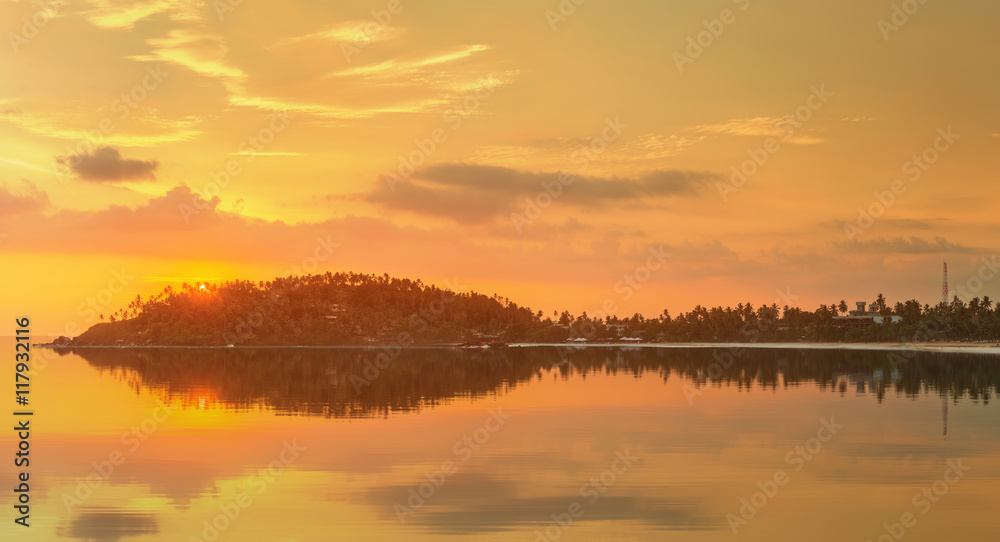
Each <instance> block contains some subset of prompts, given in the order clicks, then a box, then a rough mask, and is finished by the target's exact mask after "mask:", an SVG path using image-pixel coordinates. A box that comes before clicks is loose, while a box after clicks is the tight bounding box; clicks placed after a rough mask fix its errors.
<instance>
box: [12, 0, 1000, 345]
mask: <svg viewBox="0 0 1000 542" xmlns="http://www.w3.org/2000/svg"><path fill="white" fill-rule="evenodd" d="M234 3H235V2H234ZM227 5H228V4H227V3H226V2H224V1H223V2H215V3H211V2H199V1H181V2H177V1H166V0H150V1H147V2H117V1H112V0H90V1H83V0H81V1H74V2H64V3H59V2H58V1H53V2H26V1H24V2H15V1H9V0H2V1H0V21H2V26H0V30H2V31H3V32H2V33H3V34H4V35H5V39H4V41H5V43H4V44H2V46H0V74H2V77H0V183H2V184H0V258H2V259H3V262H4V265H3V266H2V268H0V278H2V279H3V282H4V283H5V284H7V287H5V289H4V295H3V297H2V299H0V304H2V305H3V312H4V313H5V314H16V315H21V314H30V315H32V316H33V317H34V318H35V319H36V320H38V321H40V322H41V323H40V324H39V326H40V328H41V329H40V330H41V331H45V332H52V333H63V332H64V330H65V326H66V325H67V324H68V323H76V324H77V325H79V326H86V325H87V324H89V323H93V319H92V314H93V313H92V312H91V311H94V312H97V309H99V310H100V311H101V312H104V313H107V314H110V313H111V312H113V311H114V310H116V309H118V308H120V307H122V306H124V305H126V304H127V303H128V302H129V300H130V299H132V298H134V297H135V295H136V294H143V295H146V294H149V293H152V292H154V291H158V290H160V289H161V288H163V287H164V286H166V285H167V284H168V283H173V284H179V283H180V282H183V281H188V282H195V281H199V280H209V281H213V280H224V279H230V278H253V279H267V278H272V277H273V276H275V275H279V274H287V273H290V272H294V271H296V270H297V269H304V270H307V271H308V270H314V271H320V272H323V271H327V270H331V271H338V270H353V271H363V272H374V273H379V274H381V273H384V272H385V273H389V274H391V275H396V276H405V277H411V278H421V279H423V280H424V281H425V282H434V283H438V284H443V283H444V281H445V280H449V279H450V280H455V279H457V281H458V284H460V285H461V286H463V287H464V288H469V289H475V290H479V291H483V292H486V293H493V292H499V293H501V295H505V296H507V297H510V298H511V299H514V300H516V301H518V302H519V303H521V304H527V305H529V306H532V307H533V308H539V309H544V310H545V311H547V312H550V311H551V310H553V309H557V308H558V309H560V310H561V309H563V308H566V309H570V310H572V311H574V312H576V313H578V312H580V311H583V310H587V311H589V312H596V311H597V310H598V309H599V308H600V307H601V306H602V305H603V304H604V303H605V301H606V300H608V299H610V300H611V302H612V303H613V305H614V306H615V307H616V308H617V309H618V313H619V314H621V315H623V316H624V315H630V314H632V313H634V312H636V311H639V312H643V313H646V314H648V315H655V314H659V313H660V312H661V311H662V309H664V308H669V309H670V310H671V312H672V313H677V312H679V311H683V310H689V309H690V308H692V307H693V306H694V305H695V304H698V303H701V304H705V305H716V304H723V305H729V304H731V305H735V304H736V303H738V302H740V301H747V300H749V301H752V302H754V303H755V304H759V303H768V304H769V303H772V302H775V301H777V302H778V304H779V305H783V304H785V303H792V304H800V305H802V306H803V307H807V308H814V307H815V306H816V305H818V304H819V303H831V302H837V301H839V300H840V299H847V300H848V302H851V301H854V300H867V301H871V300H872V299H874V297H875V296H876V295H877V294H878V293H880V292H881V293H884V294H885V295H886V296H887V298H889V300H890V302H895V301H898V300H902V299H909V298H917V299H919V300H921V301H922V302H924V303H933V302H935V301H936V300H938V299H939V298H940V268H941V263H942V262H943V261H948V263H949V266H950V269H951V276H952V281H951V282H952V289H953V293H956V292H957V289H958V287H959V286H961V285H964V284H966V283H967V280H968V279H969V278H970V277H972V276H974V275H975V274H977V273H978V272H979V271H980V269H981V267H983V263H982V258H986V259H987V260H988V261H992V258H995V257H996V255H997V253H998V245H997V241H996V231H997V226H998V221H997V218H996V216H997V214H996V203H997V198H996V197H994V194H995V193H996V192H995V178H994V172H993V169H994V168H995V164H994V163H993V161H992V160H991V158H992V157H993V156H996V154H997V151H998V150H1000V122H998V114H997V113H998V106H997V103H996V100H995V96H996V95H997V94H998V93H997V91H998V90H1000V89H998V88H997V87H998V82H1000V81H998V77H997V74H998V73H1000V61H998V60H1000V53H998V51H1000V47H997V45H998V43H997V38H996V33H995V29H994V28H993V26H992V23H991V21H995V20H996V18H997V16H998V15H1000V6H997V5H996V4H995V3H991V2H983V1H973V0H960V1H955V2H948V3H943V2H928V3H926V4H924V5H922V6H921V7H920V8H919V10H917V11H916V12H915V13H913V14H911V15H907V16H906V17H905V18H906V20H905V21H904V20H903V18H902V16H901V15H899V14H896V16H895V20H894V19H893V14H894V10H893V2H892V1H890V0H879V1H877V2H863V1H861V0H848V1H845V2H838V3H830V4H823V5H819V4H815V3H807V4H803V3H801V2H793V1H791V0H779V1H773V2H767V3H764V2H757V1H755V0H732V1H730V0H716V1H712V2H695V1H693V0H684V1H681V2H671V3H662V2H653V1H636V2H626V3H622V2H605V1H599V0H591V1H588V2H584V3H583V4H581V5H580V6H578V7H577V8H576V9H575V11H574V12H573V13H569V12H568V10H565V9H564V11H565V14H558V10H559V5H560V4H559V2H556V1H552V2H528V1H522V0H512V1H508V2H502V3H486V2H463V3H447V4H445V3H440V2H438V3H428V2H420V3H412V4H411V3H410V2H408V1H402V2H400V3H398V4H397V3H395V2H390V1H388V0H385V1H343V2H336V3H332V2H316V1H311V2H308V1H291V2H281V3H276V2H273V3H272V2H268V3H262V2H242V3H237V5H235V6H233V7H232V9H231V10H229V9H224V10H220V8H219V7H218V6H227ZM390 9H392V10H394V11H396V13H394V14H392V13H390V12H389V11H388V10H390ZM217 10H220V11H217ZM550 12H551V13H550ZM378 19H380V20H381V21H382V22H378ZM880 21H882V22H881V23H880ZM383 22H384V23H385V24H383ZM713 31H714V32H715V34H718V36H714V35H713V34H712V32H713ZM689 38H690V39H689ZM699 41H700V43H701V45H699V44H698V43H699ZM352 44H353V45H352ZM942 133H951V134H954V135H950V136H948V137H945V136H942V135H941V134H942ZM935 147H936V148H935ZM915 156H918V157H919V156H923V158H918V160H917V161H916V162H915V161H914V157H915ZM400 157H402V159H403V160H404V161H405V162H406V163H404V164H402V165H401V158H400ZM753 157H756V159H757V161H758V162H760V163H762V165H757V164H753V163H749V162H747V160H751V159H752V158H753ZM765 160H766V161H765ZM411 165H412V167H411ZM734 167H736V168H743V171H744V172H745V173H747V172H748V173H750V174H749V175H748V176H746V177H745V181H744V180H743V178H740V177H736V178H735V184H733V183H734V177H733V168H734ZM227 168H228V171H227ZM754 170H756V171H754ZM387 173H391V174H392V175H388V176H387V175H386V174H387ZM560 173H562V175H560ZM894 181H898V182H896V183H895V187H896V189H897V193H896V194H895V195H893V196H892V202H891V204H889V205H888V209H887V210H885V211H884V213H879V214H880V215H881V216H879V217H878V218H876V219H874V220H873V222H872V223H871V224H868V223H867V222H865V221H862V222H861V223H860V224H859V217H858V215H859V213H858V208H859V207H861V208H865V209H869V208H872V207H873V206H874V207H875V209H874V210H876V211H878V210H879V209H878V206H879V205H882V204H880V203H879V200H878V198H877V196H876V192H877V193H880V194H881V193H884V192H887V191H890V190H892V188H893V186H894ZM546 186H548V187H549V188H548V190H549V191H550V192H551V193H554V194H558V195H557V196H556V197H554V198H552V197H550V196H549V194H547V193H546ZM881 197H882V199H883V201H884V202H886V203H887V202H888V201H889V200H888V196H884V195H883V196H881ZM529 200H534V201H535V202H537V203H538V204H539V206H540V207H539V208H538V209H534V208H529V207H528V206H527V204H526V202H527V201H529ZM514 215H517V216H514ZM847 224H850V225H853V226H855V227H858V229H854V230H851V233H850V235H848V232H845V225H847ZM320 240H322V241H320ZM650 249H654V251H655V250H660V251H661V252H662V253H669V254H670V255H671V256H670V257H669V258H668V259H667V262H666V265H665V266H662V267H659V268H657V269H652V270H649V272H648V273H647V270H646V269H643V268H644V267H645V266H646V264H647V262H648V261H649V260H648V257H649V255H650ZM317 256H319V257H317ZM309 258H315V259H314V260H309ZM987 271H988V273H986V274H987V275H988V274H989V272H992V271H989V270H988V268H987ZM116 273H117V274H118V275H123V276H124V280H120V279H116V275H115V274H116ZM627 275H629V276H634V277H636V279H635V280H633V282H637V283H638V284H640V285H641V286H642V287H641V288H638V289H636V288H632V293H631V294H630V293H629V289H628V288H625V287H624V286H619V287H617V288H616V283H618V282H619V281H623V280H624V279H625V277H626V276H627ZM128 277H132V278H128ZM116 281H117V282H116ZM119 282H121V283H122V284H119ZM970 286H971V288H970V289H969V290H968V291H969V292H970V296H969V297H971V296H972V295H991V296H992V297H993V298H1000V280H994V281H989V280H988V281H986V282H985V284H984V285H983V286H982V287H981V288H980V289H978V290H977V289H976V286H977V283H975V282H973V283H972V284H970ZM105 290H107V291H105ZM779 290H780V291H781V292H785V297H786V298H788V300H787V301H786V300H784V299H781V298H779V294H778V292H779ZM91 298H92V299H93V301H92V302H91V301H89V299H91Z"/></svg>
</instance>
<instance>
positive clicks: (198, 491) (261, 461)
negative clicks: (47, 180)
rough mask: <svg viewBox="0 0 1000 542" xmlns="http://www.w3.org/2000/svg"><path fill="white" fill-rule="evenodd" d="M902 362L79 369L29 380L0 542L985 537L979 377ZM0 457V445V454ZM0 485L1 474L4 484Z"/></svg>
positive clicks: (989, 488) (184, 352)
mask: <svg viewBox="0 0 1000 542" xmlns="http://www.w3.org/2000/svg"><path fill="white" fill-rule="evenodd" d="M734 353H735V354H738V355H736V356H735V357H733V358H732V361H733V362H732V363H731V364H730V363H729V360H730V358H728V357H727V356H729V355H731V354H734ZM901 360H903V358H898V359H897V360H896V361H897V362H898V363H896V364H895V366H894V365H893V363H892V361H891V360H890V358H889V356H888V354H887V353H886V352H879V353H865V352H836V351H834V352H824V351H799V350H793V349H789V350H760V351H746V352H739V351H736V352H733V351H729V350H717V351H713V350H694V349H684V350H678V349H669V350H667V349H651V348H641V349H640V348H634V349H599V348H592V349H578V350H569V349H555V348H531V349H527V348H512V349H508V350H503V351H495V350H491V351H478V350H477V351H470V350H462V351H452V350H433V349H411V350H402V351H400V352H383V351H380V350H352V349H257V350H244V349H162V350H148V349H147V350H141V349H137V350H129V349H90V350H76V351H75V352H73V353H64V354H63V355H60V356H54V357H53V359H52V360H51V361H49V363H48V366H47V367H46V368H45V369H44V370H41V371H36V373H35V374H34V376H33V378H32V388H31V401H32V403H31V407H32V408H33V409H34V410H35V411H36V415H35V416H34V417H33V418H32V421H31V424H32V425H31V427H32V436H31V461H32V463H31V471H30V472H31V478H30V480H31V499H32V500H31V520H30V521H31V524H32V526H31V527H30V528H29V529H25V528H23V527H20V526H12V525H13V524H12V520H13V517H14V513H13V511H12V508H11V506H12V505H13V500H14V494H13V492H12V491H11V490H10V489H7V490H5V491H3V492H2V493H0V504H2V505H3V506H2V508H3V509H4V510H6V512H5V514H6V516H7V517H6V518H5V519H4V527H3V528H2V530H0V535H7V536H9V535H12V534H13V535H15V539H17V540H99V541H117V540H122V541H136V542H138V541H142V540H178V541H191V540H234V541H245V540H267V541H271V540H282V541H293V540H298V541H312V540H324V541H325V540H373V541H374V540H379V541H382V540H428V541H430V540H484V541H491V540H524V541H529V542H530V541H538V540H566V541H569V540H672V541H714V540H732V539H735V538H737V537H738V539H740V540H746V541H757V540H760V541H775V540H810V541H838V542H840V541H844V540H848V541H850V540H858V541H861V542H863V541H866V540H873V541H875V540H879V537H880V536H883V538H882V540H888V538H885V537H888V536H890V535H888V534H886V533H887V530H886V529H887V527H886V525H888V529H889V530H892V531H894V532H896V533H897V534H900V533H901V534H902V535H903V536H905V539H906V540H907V541H912V542H918V541H940V540H988V539H995V536H996V532H997V531H996V529H997V527H1000V518H998V514H997V512H996V511H997V510H998V509H1000V446H998V443H1000V423H998V421H1000V416H998V412H997V406H996V404H995V394H996V393H997V390H998V387H1000V369H998V363H997V360H996V359H995V357H993V356H975V355H946V354H922V355H920V356H917V357H915V358H913V359H905V361H901ZM377 364H381V365H383V366H384V368H381V369H380V368H378V365H377ZM16 442H17V440H16V435H15V434H13V433H12V432H9V431H8V432H5V433H4V434H3V436H2V438H0V453H2V454H3V455H5V456H6V455H7V454H8V453H10V454H13V452H14V450H15V448H16V446H17V444H16ZM949 462H950V465H952V466H957V469H953V468H952V467H951V466H949ZM115 463H117V464H115ZM13 471H14V469H13V467H12V464H11V462H10V461H8V460H5V461H3V467H2V476H3V479H4V480H7V481H8V482H7V483H5V487H6V486H12V485H13V483H12V481H13V479H14V478H13V477H14V476H15V475H14V472H13ZM946 474H947V476H946ZM88 477H89V484H90V486H93V487H90V486H88V485H87V484H88V482H87V479H88ZM946 478H948V479H950V480H951V481H952V482H951V483H950V482H946V481H944V480H945V479H946ZM935 483H937V486H936V487H937V490H938V493H940V495H938V494H935V493H934V488H935ZM438 486H440V487H438ZM924 488H928V491H929V496H925V495H924V494H922V493H921V492H922V490H924ZM741 499H746V501H745V503H744V502H743V501H741ZM741 509H742V511H741ZM227 512H228V515H226V513H227ZM905 514H911V515H910V516H906V515H905ZM231 517H232V519H231ZM213 523H214V525H213ZM734 527H735V529H736V532H737V535H734V532H733V528H734ZM900 529H902V531H900ZM192 537H193V538H192Z"/></svg>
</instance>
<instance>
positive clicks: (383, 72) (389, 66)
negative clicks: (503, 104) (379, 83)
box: [327, 44, 490, 78]
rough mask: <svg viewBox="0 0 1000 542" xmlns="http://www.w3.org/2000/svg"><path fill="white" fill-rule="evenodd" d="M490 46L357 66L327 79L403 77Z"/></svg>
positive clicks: (338, 72) (478, 46)
mask: <svg viewBox="0 0 1000 542" xmlns="http://www.w3.org/2000/svg"><path fill="white" fill-rule="evenodd" d="M489 49H490V46H488V45H479V44H477V45H466V46H464V47H462V48H460V49H458V50H455V51H450V52H447V53H442V54H439V55H435V56H430V57H426V58H421V59H416V60H400V59H392V60H386V61H385V62H380V63H378V64H372V65H369V66H357V67H354V68H347V69H344V70H340V71H336V72H332V73H330V74H328V75H327V77H366V78H371V77H380V76H389V77H403V76H406V75H408V74H412V73H415V72H419V71H422V70H426V69H428V68H432V67H436V66H439V65H441V64H446V63H449V62H456V61H459V60H464V59H466V58H469V57H471V56H472V55H474V54H476V53H479V52H482V51H488V50H489Z"/></svg>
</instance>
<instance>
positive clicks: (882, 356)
mask: <svg viewBox="0 0 1000 542" xmlns="http://www.w3.org/2000/svg"><path fill="white" fill-rule="evenodd" d="M60 352H61V353H67V351H66V350H60ZM68 352H71V353H73V354H76V355H79V356H81V357H82V358H83V359H85V360H86V361H87V362H88V363H90V364H91V365H92V366H94V367H97V368H99V369H111V370H112V372H113V373H115V374H117V375H119V376H120V378H122V379H123V380H126V381H128V382H129V384H130V386H132V387H133V388H134V389H136V391H138V390H139V389H140V388H146V389H150V390H154V391H157V392H160V393H162V394H164V395H166V396H168V397H170V398H171V399H172V400H179V401H180V402H181V403H183V404H186V405H188V406H193V407H198V406H202V407H204V406H212V405H221V406H223V407H224V408H227V409H231V410H237V411H239V410H256V409H259V408H268V409H274V410H276V411H277V412H279V413H283V414H303V415H319V416H326V417H338V418H341V417H346V418H352V417H372V416H380V415H381V416H385V415H388V414H389V413H390V412H399V411H410V410H419V409H420V408H422V407H428V406H430V407H433V406H434V405H436V404H439V403H441V402H444V401H448V400H451V399H454V398H459V397H477V396H483V395H486V394H490V395H492V394H497V393H500V394H503V393H506V392H507V390H509V389H511V388H514V387H516V386H517V385H519V384H523V383H526V382H528V381H530V380H531V379H533V378H541V377H542V375H544V374H546V373H550V372H554V373H556V374H560V375H562V377H564V378H568V377H569V376H570V375H573V374H580V375H589V374H612V375H614V374H624V375H631V376H636V377H639V376H646V377H652V376H653V374H655V377H656V378H660V379H663V380H664V381H666V380H667V379H669V378H670V377H671V376H673V377H675V378H676V377H680V378H682V379H685V380H688V381H690V382H691V383H692V384H694V385H695V386H705V385H725V386H735V387H738V388H740V389H751V388H753V389H769V390H770V389H775V390H777V389H783V388H786V387H795V386H800V385H803V384H811V383H812V384H815V385H817V386H818V387H819V389H820V390H823V391H830V392H835V393H842V394H843V393H847V392H852V393H863V394H872V395H874V396H875V397H876V398H877V399H878V401H879V402H881V401H882V400H883V399H884V398H885V396H886V395H889V394H896V395H902V396H906V397H916V396H918V395H920V394H922V393H928V394H929V393H937V394H940V395H942V396H944V395H946V394H947V396H949V397H951V398H952V399H953V400H954V401H956V402H957V401H959V400H961V399H972V400H975V401H982V402H983V403H988V401H989V399H990V398H991V396H992V395H993V394H994V393H997V392H998V391H1000V368H998V366H997V363H996V360H993V359H990V358H989V357H985V356H977V355H970V354H940V353H914V354H912V356H911V357H908V358H906V359H905V361H903V359H904V358H902V357H901V356H894V357H893V358H894V359H895V360H896V363H893V361H892V359H891V357H890V355H888V354H887V353H886V352H864V351H839V350H830V351H821V350H820V351H818V350H808V351H806V350H777V349H776V350H764V349H761V350H743V351H742V352H741V353H740V355H739V356H737V357H735V358H729V357H728V356H729V355H730V351H728V350H722V349H719V350H711V349H655V348H622V349H574V348H570V347H539V348H510V349H504V350H456V349H431V348H414V349H398V350H395V351H392V350H381V349H312V348H292V349H282V348H260V349H242V348H241V349H197V348H192V349H187V348H185V349H127V348H124V349H123V348H78V349H71V350H69V351H68ZM729 359H733V362H732V363H727V361H728V360H729Z"/></svg>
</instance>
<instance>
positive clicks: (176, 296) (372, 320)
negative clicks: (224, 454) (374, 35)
mask: <svg viewBox="0 0 1000 542" xmlns="http://www.w3.org/2000/svg"><path fill="white" fill-rule="evenodd" d="M873 306H874V307H875V308H876V310H877V311H878V313H879V314H881V315H883V316H890V315H896V316H899V317H901V318H902V320H901V321H899V322H896V323H885V324H874V325H871V326H869V327H868V328H867V329H862V330H858V329H851V330H847V329H842V328H841V327H839V326H838V325H836V321H835V320H834V317H835V316H838V315H840V314H846V312H847V304H846V303H845V302H844V301H841V302H840V303H839V304H834V305H830V306H827V305H821V306H820V307H819V308H818V309H816V310H815V311H812V312H808V311H804V310H802V309H800V308H798V307H789V306H785V307H783V308H779V307H778V306H777V305H771V306H761V307H757V308H756V309H755V308H754V307H753V306H752V305H750V304H749V303H747V304H742V303H741V304H739V305H737V307H736V308H731V307H725V308H723V307H715V308H712V309H707V308H704V307H701V306H697V307H695V308H694V309H693V310H692V311H691V312H688V313H682V314H680V315H678V316H676V317H671V315H670V313H669V312H668V311H666V310H665V311H663V313H662V314H661V315H660V316H658V317H655V318H646V317H644V316H642V315H639V314H636V315H633V316H632V317H630V318H619V317H617V316H601V317H594V316H589V315H587V313H583V314H581V315H579V316H574V315H572V314H570V313H569V312H568V311H563V312H562V313H554V314H553V315H552V317H546V316H545V315H544V314H543V313H542V312H541V311H539V312H537V313H535V312H533V311H532V310H531V309H529V308H527V307H521V306H519V305H517V304H516V303H513V302H511V301H510V300H508V299H506V298H501V297H500V296H498V295H494V296H492V297H488V296H485V295H482V294H477V293H474V292H472V293H454V292H452V291H450V290H448V289H441V288H438V287H436V286H427V285H425V284H423V283H422V282H420V281H419V280H417V281H411V280H407V279H395V278H390V277H389V276H388V275H383V276H376V275H364V274H356V273H336V274H332V273H326V274H324V275H307V276H302V277H286V278H277V279H275V280H273V281H269V282H257V283H254V282H250V281H231V282H226V283H223V284H217V285H216V284H211V285H207V284H206V285H201V286H198V287H195V286H190V285H187V284H185V285H184V286H183V287H182V288H181V289H180V290H175V289H173V288H172V287H167V288H166V289H165V290H163V291H162V292H160V293H159V294H156V295H154V296H152V297H150V298H148V299H142V298H141V297H138V296H137V297H136V298H135V299H134V300H133V301H132V302H131V303H130V304H129V306H128V307H127V308H125V309H123V310H121V311H119V312H118V313H116V314H114V315H112V316H111V318H110V321H109V322H102V323H99V324H96V325H94V326H93V327H91V328H90V329H89V330H87V331H86V332H85V333H83V334H82V335H81V336H80V337H77V338H76V339H75V340H73V342H72V344H75V345H84V346H86V345H116V344H124V345H140V346H141V345H192V346H200V345H227V344H233V345H241V346H247V345H249V346H253V345H363V344H374V343H378V344H404V345H405V344H443V343H460V342H477V341H479V342H489V341H490V340H493V339H494V338H499V339H502V340H504V341H506V342H537V343H553V342H562V341H565V340H566V339H571V338H584V339H587V340H590V341H601V340H606V341H611V340H617V339H620V338H622V337H637V338H641V339H643V340H645V341H649V342H653V341H655V342H796V341H811V342H817V341H849V342H861V341H866V342H882V341H891V342H911V341H927V340H949V341H966V340H977V341H986V340H988V341H996V340H998V338H1000V305H997V306H994V304H993V302H992V301H991V300H990V299H989V298H988V297H986V298H983V299H979V298H976V299H973V300H971V301H969V302H968V303H966V302H964V301H962V300H960V299H959V298H957V297H956V298H955V299H954V301H953V302H952V303H951V304H950V305H949V306H947V307H944V306H933V307H932V306H930V305H923V306H921V304H920V303H919V302H918V301H916V300H911V301H907V302H905V303H897V304H896V305H895V306H894V307H890V306H889V304H888V303H887V302H886V300H885V299H884V298H883V296H882V295H879V296H878V299H877V300H876V301H875V302H874V303H873ZM102 319H103V316H102Z"/></svg>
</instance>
